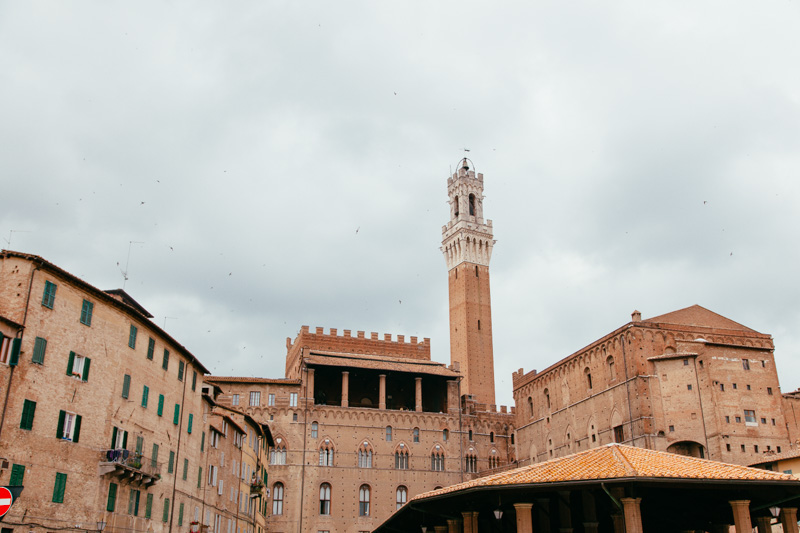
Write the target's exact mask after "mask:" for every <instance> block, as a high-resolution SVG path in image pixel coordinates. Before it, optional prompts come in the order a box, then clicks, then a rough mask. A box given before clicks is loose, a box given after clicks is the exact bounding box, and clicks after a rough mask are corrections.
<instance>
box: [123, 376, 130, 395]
mask: <svg viewBox="0 0 800 533" xmlns="http://www.w3.org/2000/svg"><path fill="white" fill-rule="evenodd" d="M130 393H131V376H130V375H129V374H125V376H123V378H122V397H123V398H127V397H128V396H129V395H130Z"/></svg>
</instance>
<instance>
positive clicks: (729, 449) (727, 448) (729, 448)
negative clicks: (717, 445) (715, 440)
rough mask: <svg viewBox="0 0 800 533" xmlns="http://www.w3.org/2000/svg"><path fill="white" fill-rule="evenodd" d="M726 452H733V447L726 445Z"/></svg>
mask: <svg viewBox="0 0 800 533" xmlns="http://www.w3.org/2000/svg"><path fill="white" fill-rule="evenodd" d="M725 451H728V452H729V451H731V445H730V444H725Z"/></svg>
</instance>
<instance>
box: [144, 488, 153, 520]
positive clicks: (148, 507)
mask: <svg viewBox="0 0 800 533" xmlns="http://www.w3.org/2000/svg"><path fill="white" fill-rule="evenodd" d="M152 514H153V495H152V494H150V493H148V494H147V501H146V503H145V504H144V517H145V518H150V516H151V515H152Z"/></svg>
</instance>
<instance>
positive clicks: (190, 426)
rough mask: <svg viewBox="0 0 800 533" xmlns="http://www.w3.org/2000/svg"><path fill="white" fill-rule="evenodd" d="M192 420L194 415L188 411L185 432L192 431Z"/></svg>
mask: <svg viewBox="0 0 800 533" xmlns="http://www.w3.org/2000/svg"><path fill="white" fill-rule="evenodd" d="M193 420H194V415H193V414H191V413H189V420H188V423H187V424H186V433H189V434H191V433H192V421H193Z"/></svg>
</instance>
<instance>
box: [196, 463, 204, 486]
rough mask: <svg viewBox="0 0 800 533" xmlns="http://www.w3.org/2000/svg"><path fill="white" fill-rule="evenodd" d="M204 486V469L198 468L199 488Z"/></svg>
mask: <svg viewBox="0 0 800 533" xmlns="http://www.w3.org/2000/svg"><path fill="white" fill-rule="evenodd" d="M202 485H203V467H202V466H198V467H197V488H198V489H199V488H200V487H201V486H202Z"/></svg>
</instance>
